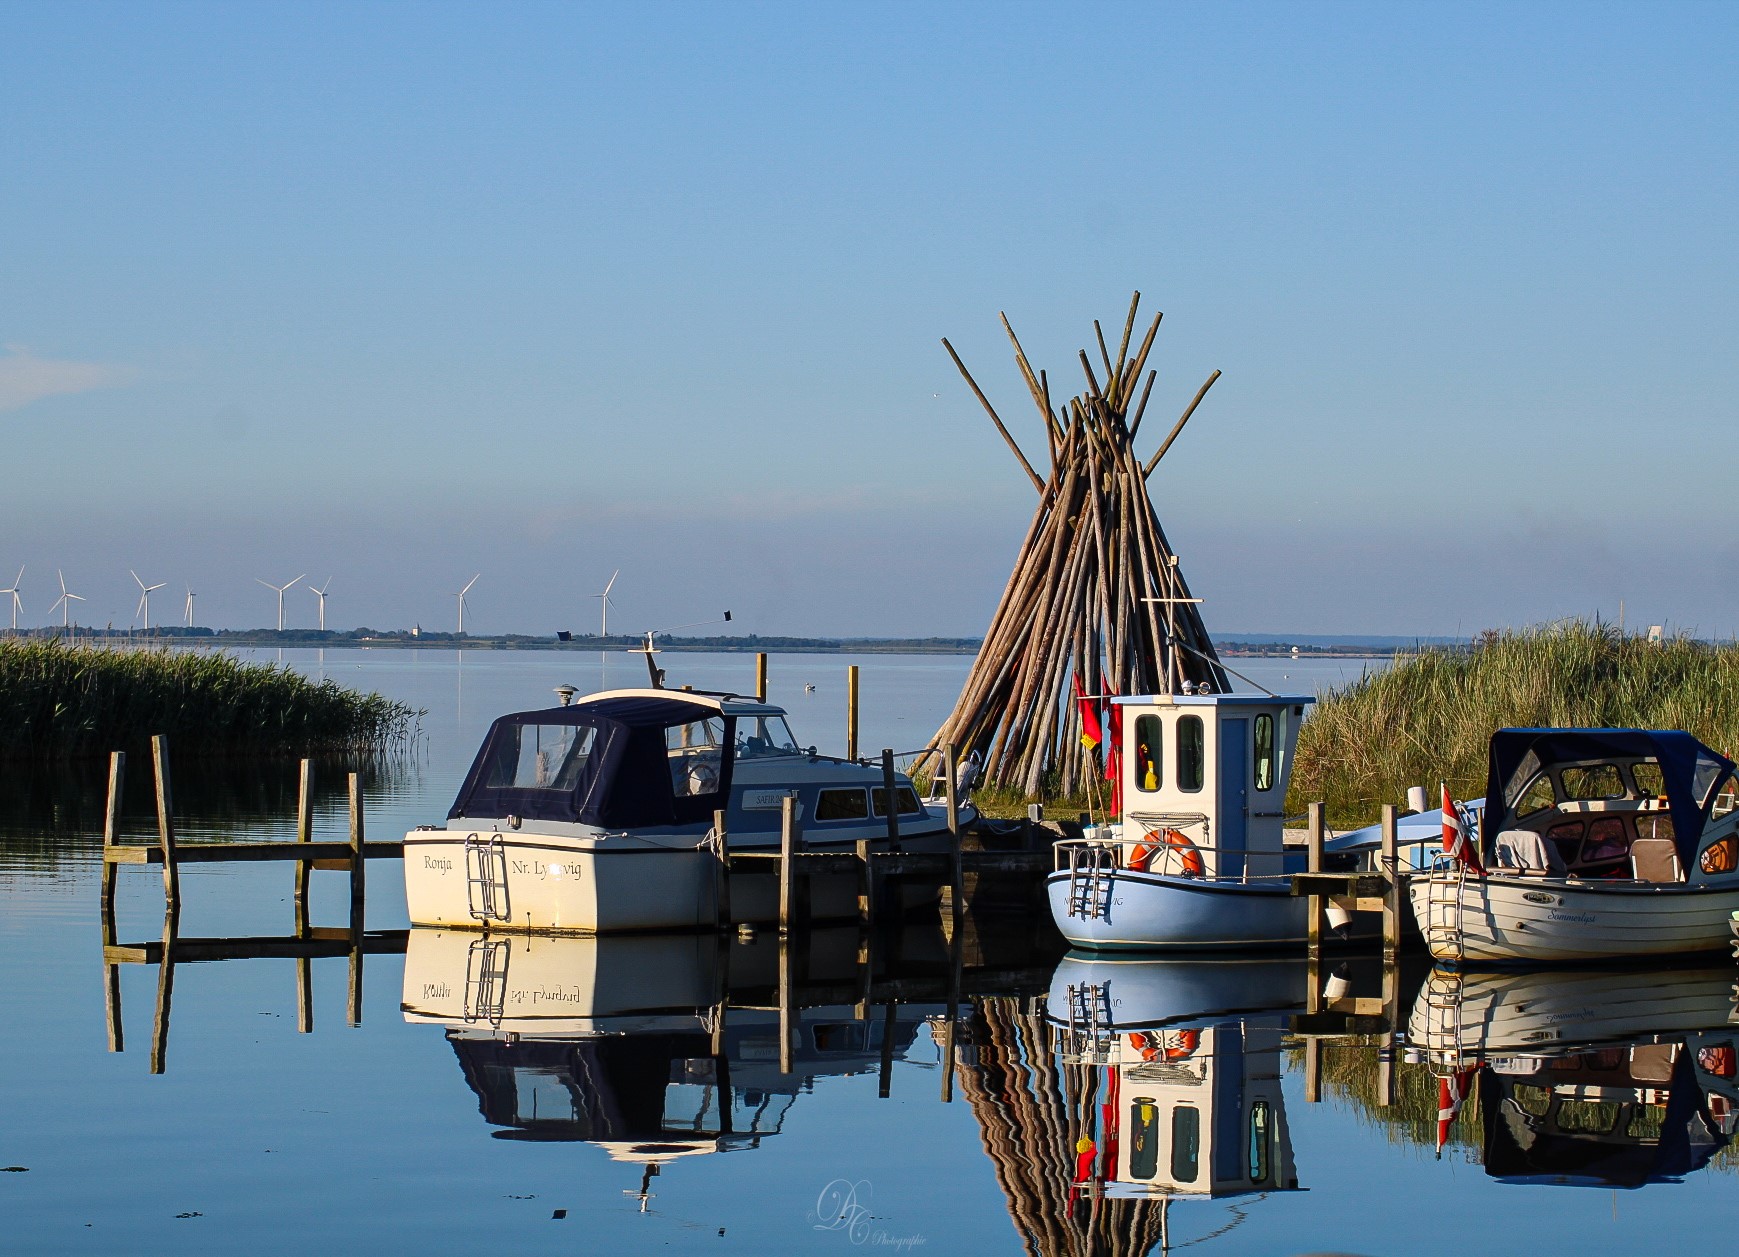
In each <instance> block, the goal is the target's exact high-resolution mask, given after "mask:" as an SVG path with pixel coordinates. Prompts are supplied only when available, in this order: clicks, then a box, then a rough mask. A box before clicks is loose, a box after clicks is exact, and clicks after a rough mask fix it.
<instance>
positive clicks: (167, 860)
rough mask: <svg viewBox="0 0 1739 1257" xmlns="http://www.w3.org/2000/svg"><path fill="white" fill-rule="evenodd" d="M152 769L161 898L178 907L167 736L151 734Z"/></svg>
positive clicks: (179, 879)
mask: <svg viewBox="0 0 1739 1257" xmlns="http://www.w3.org/2000/svg"><path fill="white" fill-rule="evenodd" d="M151 770H152V773H153V774H154V776H155V777H156V781H157V841H158V843H159V844H160V845H161V846H162V848H163V898H164V901H165V902H166V903H167V904H168V905H169V907H171V908H180V907H181V869H180V866H179V865H178V864H177V863H176V860H175V801H174V795H173V792H172V791H171V789H170V784H169V739H167V738H165V737H164V736H163V735H162V734H161V733H156V734H152V735H151Z"/></svg>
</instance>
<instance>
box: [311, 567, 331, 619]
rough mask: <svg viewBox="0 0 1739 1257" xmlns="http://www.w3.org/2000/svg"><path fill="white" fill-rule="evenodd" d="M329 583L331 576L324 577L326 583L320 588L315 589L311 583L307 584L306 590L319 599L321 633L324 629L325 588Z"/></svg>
mask: <svg viewBox="0 0 1739 1257" xmlns="http://www.w3.org/2000/svg"><path fill="white" fill-rule="evenodd" d="M331 584H332V578H331V577H330V576H328V577H327V578H326V584H325V585H322V586H320V588H318V589H316V588H314V586H312V585H310V586H308V592H309V593H311V594H313V595H314V596H315V597H316V598H318V599H320V631H321V632H322V633H324V632H325V631H326V590H327V587H328V586H330V585H331Z"/></svg>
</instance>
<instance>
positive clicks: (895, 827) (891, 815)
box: [882, 747, 900, 851]
mask: <svg viewBox="0 0 1739 1257" xmlns="http://www.w3.org/2000/svg"><path fill="white" fill-rule="evenodd" d="M882 790H883V810H884V811H886V812H887V814H888V846H889V847H890V848H891V849H893V850H895V851H898V850H899V849H900V801H899V799H897V798H895V797H894V751H893V748H892V747H883V748H882Z"/></svg>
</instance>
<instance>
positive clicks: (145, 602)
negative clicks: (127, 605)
mask: <svg viewBox="0 0 1739 1257" xmlns="http://www.w3.org/2000/svg"><path fill="white" fill-rule="evenodd" d="M127 572H128V574H129V575H131V576H132V578H133V582H134V584H136V585H138V586H139V605H138V606H137V607H135V608H134V609H133V614H134V615H137V616H142V617H144V621H145V631H146V632H147V633H149V632H150V631H151V595H152V594H153V593H154V592H155V591H157V590H159V589H162V588H163V587H164V585H166V584H167V583H168V582H167V581H159V582H158V583H157V584H155V585H147V584H146V583H145V582H144V581H142V580H140V579H139V573H137V572H135V571H133V569H132V568H128V569H127Z"/></svg>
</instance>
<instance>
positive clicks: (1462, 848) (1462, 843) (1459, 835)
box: [1442, 782, 1485, 877]
mask: <svg viewBox="0 0 1739 1257" xmlns="http://www.w3.org/2000/svg"><path fill="white" fill-rule="evenodd" d="M1442 784H1443V849H1444V850H1445V851H1447V852H1448V853H1449V854H1450V855H1452V856H1454V857H1455V858H1456V859H1457V860H1460V861H1461V862H1462V863H1463V864H1465V865H1467V867H1468V869H1469V870H1470V871H1472V872H1473V873H1476V874H1478V875H1479V876H1481V877H1484V876H1485V869H1484V868H1482V867H1481V866H1480V863H1479V855H1478V853H1477V852H1475V851H1474V849H1473V843H1472V842H1471V841H1470V840H1469V839H1468V836H1467V826H1466V825H1464V824H1462V821H1461V810H1460V809H1459V808H1457V807H1456V806H1455V800H1454V799H1452V798H1450V797H1449V784H1448V783H1447V782H1444V783H1442Z"/></svg>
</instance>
